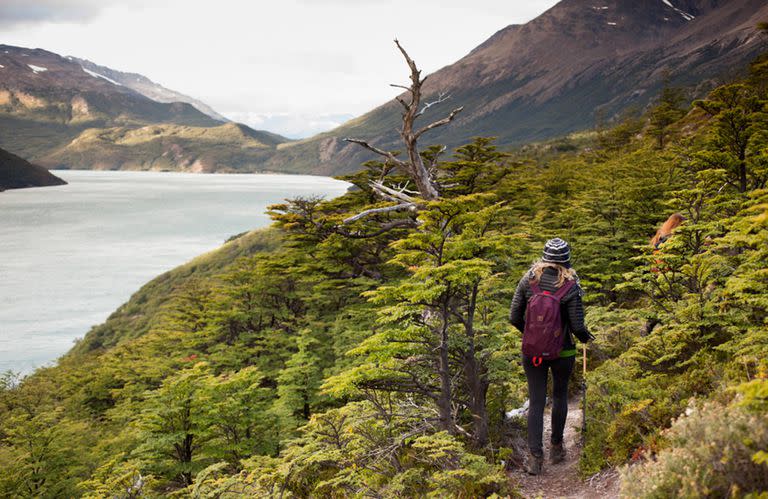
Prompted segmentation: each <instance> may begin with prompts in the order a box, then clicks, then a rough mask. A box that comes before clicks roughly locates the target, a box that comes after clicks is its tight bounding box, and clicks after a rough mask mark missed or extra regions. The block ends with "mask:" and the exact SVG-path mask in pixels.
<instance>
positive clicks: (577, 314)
mask: <svg viewBox="0 0 768 499" xmlns="http://www.w3.org/2000/svg"><path fill="white" fill-rule="evenodd" d="M577 286H578V285H577ZM569 295H570V296H569V297H568V300H567V301H566V302H565V310H566V312H567V313H568V323H569V324H570V326H571V332H572V333H573V334H574V335H575V336H576V337H577V338H578V339H579V341H581V342H582V343H586V342H588V341H589V340H594V339H595V337H594V336H592V334H591V333H590V332H589V331H588V330H587V325H586V324H584V304H583V303H582V301H581V290H580V289H574V290H573V292H571V293H569Z"/></svg>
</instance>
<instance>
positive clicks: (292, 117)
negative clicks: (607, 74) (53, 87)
mask: <svg viewBox="0 0 768 499" xmlns="http://www.w3.org/2000/svg"><path fill="white" fill-rule="evenodd" d="M555 3H557V2H556V0H250V1H249V0H216V1H210V0H0V33H2V37H0V43H6V44H10V45H19V46H24V47H30V48H44V49H46V50H50V51H52V52H56V53H58V54H61V55H73V56H77V57H82V58H85V59H89V60H91V61H93V62H95V63H97V64H101V65H104V66H109V67H111V68H113V69H117V70H121V71H130V72H136V73H141V74H143V75H145V76H147V77H148V78H150V79H152V80H154V81H156V82H158V83H160V84H162V85H164V86H166V87H168V88H171V89H173V90H177V91H179V92H182V93H185V94H189V95H191V96H193V97H196V98H199V99H201V100H203V101H204V102H206V103H207V104H209V105H211V106H212V107H213V108H214V109H216V110H217V111H218V112H220V113H222V114H224V115H225V116H227V117H229V118H231V119H234V120H237V121H242V122H245V123H247V124H249V125H251V126H254V127H256V128H261V129H267V130H271V131H274V132H277V133H282V134H286V135H289V136H292V137H299V136H308V135H311V134H313V133H316V132H318V131H322V130H327V129H329V128H332V127H333V126H335V125H337V124H339V122H341V121H344V120H345V119H347V118H350V117H352V116H358V115H360V114H362V113H364V112H366V111H368V110H370V109H372V108H373V107H375V106H377V105H379V104H382V103H383V102H385V101H387V100H388V99H391V98H393V97H394V96H395V95H396V94H397V91H396V89H393V88H391V87H389V83H405V82H406V81H407V68H406V66H405V63H404V62H403V60H402V58H401V56H400V54H399V53H398V52H397V50H396V47H395V45H394V43H393V41H392V40H393V39H394V38H395V37H397V38H399V40H400V41H401V43H402V44H403V46H404V47H405V48H406V50H408V52H409V53H410V54H411V56H412V57H413V58H414V59H415V60H416V62H417V64H419V66H420V67H421V68H423V69H424V70H425V71H426V72H427V73H429V72H432V71H435V70H437V69H439V68H441V67H443V66H445V65H448V64H451V63H453V62H455V61H456V60H458V59H459V58H461V57H462V56H464V55H466V54H467V53H468V52H469V51H470V50H472V49H473V48H474V47H476V46H477V45H479V44H480V43H482V42H483V41H484V40H486V39H487V38H488V37H489V36H491V35H492V34H493V33H495V32H496V31H498V30H499V29H501V28H503V27H505V26H507V25H509V24H519V23H524V22H526V21H528V20H530V19H532V18H534V17H536V16H537V15H539V14H540V13H542V12H544V11H545V10H546V9H548V8H550V7H551V6H552V5H554V4H555Z"/></svg>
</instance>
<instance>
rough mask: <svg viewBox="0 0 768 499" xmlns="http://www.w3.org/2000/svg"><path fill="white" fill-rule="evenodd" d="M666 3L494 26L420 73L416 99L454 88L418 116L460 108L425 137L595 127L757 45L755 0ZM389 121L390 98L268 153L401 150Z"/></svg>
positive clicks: (705, 85)
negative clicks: (456, 55)
mask: <svg viewBox="0 0 768 499" xmlns="http://www.w3.org/2000/svg"><path fill="white" fill-rule="evenodd" d="M669 3H672V2H665V1H664V0H654V1H651V0H641V1H629V0H611V1H603V2H599V4H594V3H593V2H590V1H586V0H563V1H562V2H559V3H558V4H557V5H555V6H554V7H552V8H551V9H549V10H547V11H546V12H544V13H543V14H541V15H540V16H538V17H537V18H535V19H533V20H532V21H530V22H528V23H526V24H523V25H510V26H507V27H505V28H502V29H501V30H499V31H497V32H496V33H495V34H494V35H492V36H491V37H489V39H488V40H486V41H485V42H483V43H482V44H480V45H479V46H478V47H476V48H475V49H473V50H472V51H470V52H469V53H468V54H467V55H466V56H464V57H463V58H461V59H459V60H458V61H457V62H455V63H454V64H451V65H449V66H446V67H443V68H441V69H439V70H437V71H435V72H434V73H432V74H430V75H428V77H427V80H426V82H425V85H424V95H425V100H429V99H430V98H433V97H434V96H435V95H437V93H438V92H439V91H443V92H447V93H449V94H451V99H450V100H449V101H447V102H446V103H443V104H440V105H436V106H434V107H433V109H431V110H430V111H431V112H432V114H431V115H429V114H427V115H426V116H425V117H424V120H425V121H427V120H429V119H434V118H435V117H437V116H442V115H444V114H447V112H448V110H449V109H450V108H452V107H456V106H458V105H462V106H464V111H463V112H462V113H461V114H459V115H458V116H457V117H456V119H455V120H454V123H453V124H451V125H450V126H448V127H443V128H441V129H439V130H437V131H435V132H431V135H427V136H425V138H424V140H425V141H428V142H430V143H441V144H445V145H447V146H448V147H449V148H450V147H455V146H458V145H460V144H461V143H463V142H466V140H468V139H469V138H470V137H472V136H480V135H485V136H496V137H498V143H499V144H500V145H502V146H507V147H511V146H515V145H519V144H522V143H525V142H529V141H535V140H543V139H548V138H553V137H556V136H562V135H566V134H568V133H570V132H574V131H578V130H581V129H584V128H590V127H592V126H593V125H594V123H595V114H594V113H593V109H597V110H599V112H600V113H601V114H604V115H606V116H607V117H612V116H617V115H619V114H620V113H621V112H622V110H624V109H626V108H627V107H629V106H633V105H634V106H639V107H644V106H647V105H648V104H649V103H650V102H652V100H653V99H654V98H655V96H656V95H657V94H658V91H659V89H660V88H661V86H662V85H663V83H664V81H665V79H666V80H668V81H669V82H670V83H671V84H673V85H681V86H694V87H696V88H694V89H693V91H694V94H695V95H693V97H696V96H701V95H703V94H704V93H706V91H707V90H708V89H710V88H712V87H714V86H715V85H716V84H717V83H718V82H717V81H716V80H717V76H718V75H720V74H727V73H729V72H731V71H733V70H734V68H743V67H744V66H745V64H746V62H747V61H749V60H751V59H752V58H753V57H754V56H756V55H757V53H758V52H759V50H760V47H761V46H763V45H764V42H761V41H760V40H759V35H758V34H757V33H756V32H755V29H754V26H755V25H756V24H757V22H758V21H759V20H762V19H764V18H768V4H765V3H764V2H760V1H756V0H731V1H730V2H722V1H717V0H686V1H675V2H674V3H672V6H670V5H669ZM676 9H677V10H676ZM678 10H679V11H682V12H683V13H685V14H686V15H687V16H689V17H692V18H691V19H687V18H686V17H684V16H683V15H682V14H680V13H679V12H678ZM622 47H628V48H622ZM566 49H570V50H566ZM412 55H413V54H412ZM401 96H402V95H401ZM398 126H399V106H398V104H397V103H396V102H395V101H394V100H392V101H389V102H386V103H384V104H382V105H380V106H378V107H377V108H375V109H373V110H371V111H369V112H368V113H366V114H364V115H362V116H360V117H358V118H356V119H355V120H352V121H350V122H347V123H346V124H344V125H342V126H340V127H338V128H336V129H334V130H331V131H328V132H324V133H321V134H318V135H317V136H315V137H312V138H309V139H305V140H301V141H296V142H292V143H290V144H286V145H284V146H283V147H281V148H279V149H278V150H277V153H276V154H275V156H273V157H272V158H270V160H269V162H268V164H270V165H275V166H279V165H290V166H291V167H292V168H293V169H295V170H297V171H301V170H302V169H312V170H315V171H319V172H321V173H326V174H337V173H348V172H351V171H354V170H355V169H357V168H358V167H359V164H360V163H362V162H363V161H366V160H368V159H371V154H370V153H368V152H367V151H364V150H362V149H360V148H359V147H357V146H356V145H354V144H348V143H345V142H343V141H342V140H341V139H342V138H344V137H347V136H354V137H357V138H362V139H365V140H368V141H369V142H371V143H373V144H375V145H377V146H379V147H383V148H385V149H399V147H400V146H399V137H398V134H397V127H398Z"/></svg>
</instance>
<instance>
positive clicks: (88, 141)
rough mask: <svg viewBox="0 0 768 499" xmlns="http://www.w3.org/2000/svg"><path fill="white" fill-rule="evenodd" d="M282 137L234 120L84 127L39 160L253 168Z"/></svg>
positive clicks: (71, 164) (72, 164)
mask: <svg viewBox="0 0 768 499" xmlns="http://www.w3.org/2000/svg"><path fill="white" fill-rule="evenodd" d="M286 140H287V139H285V138H283V137H281V136H279V135H276V134H273V133H269V132H262V131H257V130H253V129H251V128H249V127H247V126H245V125H241V124H237V123H226V124H223V125H219V126H216V127H193V126H183V125H173V124H165V125H147V126H142V127H112V128H88V129H85V130H83V131H82V132H81V133H80V134H79V135H78V136H77V137H75V138H74V139H73V140H71V141H70V142H68V143H67V144H65V145H62V146H61V147H59V148H57V149H54V150H52V151H50V152H48V153H46V154H45V155H44V156H42V157H41V158H40V159H39V162H40V163H41V164H43V165H45V166H48V167H49V168H58V169H70V168H72V169H80V168H85V167H87V168H89V169H108V170H155V171H158V170H159V171H192V172H214V171H216V172H254V171H262V170H263V166H262V163H263V161H264V158H265V157H266V156H267V155H269V154H270V153H271V152H272V151H274V149H275V147H276V146H277V145H278V144H281V143H283V142H285V141H286Z"/></svg>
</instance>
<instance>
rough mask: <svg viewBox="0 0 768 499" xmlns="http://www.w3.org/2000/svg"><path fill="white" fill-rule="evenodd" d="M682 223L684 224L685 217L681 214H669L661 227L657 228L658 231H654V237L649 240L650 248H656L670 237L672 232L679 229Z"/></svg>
mask: <svg viewBox="0 0 768 499" xmlns="http://www.w3.org/2000/svg"><path fill="white" fill-rule="evenodd" d="M683 222H685V217H684V216H683V215H682V214H680V213H673V214H671V215H670V216H669V218H668V219H667V221H666V222H664V224H663V225H662V226H661V227H659V230H657V231H656V235H654V236H653V237H652V238H651V241H650V243H651V246H656V245H657V244H660V243H661V242H663V241H664V240H666V239H667V238H668V237H669V236H671V235H672V231H673V230H675V229H676V228H678V227H680V225H681V224H682V223H683Z"/></svg>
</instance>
